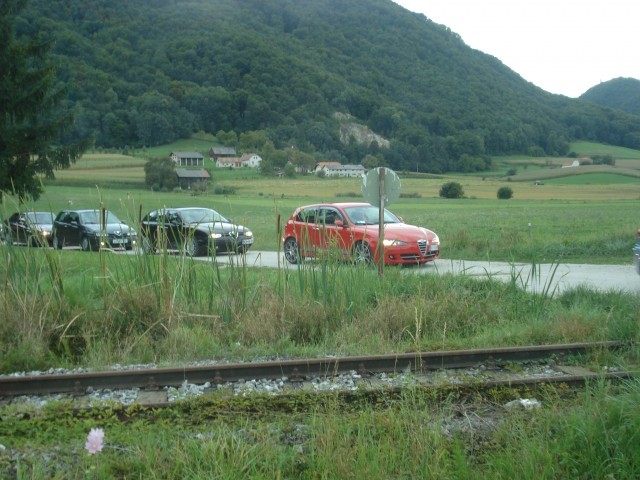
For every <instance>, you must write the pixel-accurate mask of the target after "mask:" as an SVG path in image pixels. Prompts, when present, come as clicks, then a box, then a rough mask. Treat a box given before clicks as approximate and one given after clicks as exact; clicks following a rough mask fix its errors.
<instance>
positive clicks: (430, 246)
mask: <svg viewBox="0 0 640 480" xmlns="http://www.w3.org/2000/svg"><path fill="white" fill-rule="evenodd" d="M438 250H440V245H429V251H430V252H437V251H438Z"/></svg>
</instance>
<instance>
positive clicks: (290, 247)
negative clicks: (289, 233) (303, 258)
mask: <svg viewBox="0 0 640 480" xmlns="http://www.w3.org/2000/svg"><path fill="white" fill-rule="evenodd" d="M284 258H285V259H286V260H287V262H289V263H291V264H292V265H295V264H296V263H298V261H299V260H300V248H299V247H298V241H297V240H296V239H295V238H291V237H290V238H287V239H286V240H285V241H284Z"/></svg>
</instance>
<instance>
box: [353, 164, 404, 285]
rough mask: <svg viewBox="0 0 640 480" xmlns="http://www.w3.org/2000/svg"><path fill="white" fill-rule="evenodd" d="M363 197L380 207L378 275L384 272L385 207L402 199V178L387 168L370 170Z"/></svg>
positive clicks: (365, 180) (365, 177)
mask: <svg viewBox="0 0 640 480" xmlns="http://www.w3.org/2000/svg"><path fill="white" fill-rule="evenodd" d="M362 195H363V196H364V198H365V199H366V200H367V201H368V202H369V203H370V204H371V205H375V206H377V207H378V225H379V226H380V227H379V228H378V248H377V255H376V256H377V258H378V275H382V272H383V270H384V244H383V240H384V207H386V206H387V205H390V204H391V203H393V202H395V201H396V200H397V199H398V197H400V178H399V177H398V175H396V172H394V171H393V170H391V169H389V168H386V167H378V168H374V169H373V170H370V171H369V173H367V174H366V175H365V176H364V177H362Z"/></svg>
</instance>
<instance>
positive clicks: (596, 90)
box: [580, 77, 640, 115]
mask: <svg viewBox="0 0 640 480" xmlns="http://www.w3.org/2000/svg"><path fill="white" fill-rule="evenodd" d="M580 98H581V99H583V100H589V101H591V102H594V103H597V104H598V105H602V106H604V107H609V108H615V109H617V110H622V111H623V112H627V113H632V114H634V115H640V80H638V79H636V78H622V77H621V78H614V79H613V80H609V81H608V82H602V83H600V84H598V85H596V86H595V87H592V88H590V89H589V90H587V91H586V92H585V93H583V94H582V95H581V96H580Z"/></svg>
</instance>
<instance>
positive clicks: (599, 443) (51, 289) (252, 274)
mask: <svg viewBox="0 0 640 480" xmlns="http://www.w3.org/2000/svg"><path fill="white" fill-rule="evenodd" d="M205 143H206V142H205ZM178 147H179V148H178ZM192 147H193V145H191V146H190V144H180V145H173V146H171V150H194V149H195V148H192ZM165 149H166V148H165ZM198 151H201V150H199V149H198ZM151 153H152V154H153V155H154V156H155V155H160V154H162V152H161V151H160V150H158V151H154V152H146V153H145V155H150V154H151ZM167 155H168V152H167ZM83 161H84V160H83ZM126 161H127V159H124V158H122V157H120V156H113V157H108V158H107V159H105V157H102V156H97V157H95V158H87V159H86V162H87V163H86V164H84V163H80V164H78V165H77V166H76V167H77V169H74V170H73V171H71V170H70V171H69V174H70V175H71V176H70V177H68V178H66V179H65V180H64V182H65V184H64V185H61V184H60V183H61V182H58V184H55V183H54V184H49V185H47V189H46V193H45V195H44V196H43V197H42V198H41V200H40V201H39V202H37V203H32V204H27V205H18V202H17V201H16V200H15V199H13V198H11V197H5V203H4V204H2V205H1V206H0V211H1V213H2V215H3V217H5V218H6V216H7V215H8V214H10V213H11V212H12V211H15V210H17V209H27V208H38V209H41V208H42V209H48V210H52V211H54V212H55V211H57V210H59V209H62V208H66V207H67V206H68V205H70V204H71V205H75V206H78V207H80V206H82V207H92V206H95V207H98V206H101V205H104V206H106V207H107V208H109V209H111V210H113V211H114V212H116V213H117V214H118V216H120V217H121V218H123V219H126V220H127V221H129V222H130V223H131V224H133V225H136V224H137V222H138V221H139V218H140V215H141V214H143V213H146V211H148V210H151V209H153V208H157V207H159V206H165V205H166V206H171V205H178V206H190V205H205V206H211V207H213V208H215V209H217V210H220V212H222V213H223V214H224V215H226V216H229V217H231V218H233V219H234V220H235V221H237V222H239V223H243V224H245V225H247V226H249V227H250V228H251V229H252V230H254V233H255V236H256V244H255V246H254V248H255V249H258V250H276V249H278V248H279V233H278V232H279V229H280V228H281V226H282V224H283V222H284V221H285V220H286V219H287V218H288V216H289V215H290V214H291V212H292V211H293V209H294V208H295V207H297V206H299V205H301V204H305V203H313V202H317V201H336V200H350V199H359V198H360V197H359V186H360V184H359V181H358V180H354V179H319V178H315V177H299V178H295V179H275V178H270V179H265V178H261V177H258V176H257V175H256V173H255V172H251V171H245V170H241V171H228V170H225V171H220V172H216V174H215V175H214V180H213V182H214V183H216V182H222V183H224V184H226V185H229V186H233V187H236V188H237V190H236V191H237V194H236V195H231V196H219V195H211V194H205V195H198V196H194V195H191V194H190V192H166V193H163V192H151V191H148V190H143V189H139V188H137V187H136V186H135V185H130V186H129V187H127V188H122V182H124V180H119V179H118V178H115V176H114V172H120V171H121V170H123V169H122V168H120V167H118V168H113V169H112V168H109V167H110V165H116V164H118V163H119V162H126ZM629 161H632V160H629ZM94 162H95V163H94ZM94 167H95V168H94ZM136 168H141V167H140V166H139V164H138V166H136V167H130V171H129V173H130V175H129V176H130V177H131V178H134V179H135V175H134V174H133V173H131V172H132V171H133V170H135V169H136ZM127 170H129V168H127ZM74 171H75V172H84V173H82V175H90V177H89V178H90V179H91V182H89V180H87V179H86V178H85V179H83V178H81V176H80V173H77V174H76V173H73V172H74ZM87 172H90V173H87ZM73 175H76V176H75V177H73ZM118 175H119V174H118ZM401 178H402V182H403V193H407V194H410V196H409V197H404V198H401V199H399V200H398V202H397V203H395V204H394V205H392V210H394V211H395V212H396V213H398V214H400V215H401V216H403V217H404V218H405V219H406V220H407V221H408V222H410V223H415V224H418V225H424V226H427V227H429V228H432V229H433V230H435V231H436V232H438V234H439V235H440V238H441V240H442V243H443V256H444V257H445V258H452V259H453V258H460V259H469V260H471V259H483V260H493V261H498V260H503V261H514V262H515V261H527V262H531V263H532V264H534V265H536V264H539V263H543V262H549V263H553V262H559V261H563V262H564V261H576V262H577V261H580V262H582V261H585V260H586V261H589V262H592V263H595V262H598V263H607V262H610V263H628V262H630V258H631V255H630V254H631V247H632V246H633V242H634V239H635V236H634V234H635V230H636V229H637V227H638V224H637V201H638V199H639V195H638V190H637V187H636V186H635V185H634V184H633V183H629V184H625V183H610V182H611V179H610V178H609V177H608V176H603V177H600V178H599V179H598V182H602V183H600V184H599V185H589V188H585V185H584V184H575V185H562V184H554V182H549V184H545V185H544V186H533V185H531V184H526V183H517V182H509V183H508V184H509V186H511V187H512V188H513V189H514V194H515V198H514V199H513V200H508V201H501V200H497V199H496V198H495V195H496V191H497V189H498V188H499V186H503V185H505V184H507V182H504V181H502V180H499V179H492V178H489V177H486V178H484V179H483V178H482V177H472V176H455V177H448V176H442V177H433V176H429V177H427V178H425V177H423V176H409V175H401ZM596 178H597V177H596ZM453 179H455V180H456V181H460V182H461V183H462V184H463V186H464V190H465V192H466V195H467V198H465V199H460V200H443V199H440V198H438V190H439V187H440V186H441V185H442V183H444V182H445V181H449V180H453ZM111 182H113V185H118V186H119V187H117V188H113V187H112V188H106V187H105V185H111ZM72 184H75V186H71V185H72ZM523 281H525V282H526V281H529V280H528V279H524V280H523V279H521V278H518V277H517V274H516V273H514V274H513V278H512V281H511V282H501V281H497V280H493V279H477V278H469V277H466V276H464V275H463V276H452V275H442V276H435V275H411V274H407V272H406V271H404V270H403V269H397V268H388V269H385V275H384V276H383V277H380V276H378V275H377V271H376V269H374V268H354V267H353V266H351V265H348V264H345V263H340V262H332V261H330V260H327V261H321V262H318V263H317V264H316V265H315V267H314V268H310V267H308V266H301V267H300V268H298V269H294V270H292V271H291V270H284V269H280V270H278V269H275V270H272V269H264V270H263V269H254V268H248V267H247V266H246V265H242V264H240V265H236V266H230V267H223V266H221V265H218V264H217V263H216V262H200V261H194V260H191V259H188V258H184V257H181V256H175V255H167V254H160V255H154V256H147V255H141V254H140V255H133V256H124V255H113V254H110V253H107V252H102V253H91V254H87V253H83V252H78V251H68V250H64V251H54V250H42V249H36V248H24V247H14V246H2V247H0V285H1V287H0V318H2V319H3V320H2V322H0V372H11V371H16V370H25V371H28V370H32V369H46V368H50V367H56V366H57V367H73V366H82V367H94V368H101V367H103V366H105V365H112V364H114V363H132V364H136V363H156V364H159V365H173V364H180V363H184V362H189V361H192V360H201V359H211V358H212V357H215V358H223V359H235V360H242V359H246V360H249V359H254V358H264V357H265V356H266V357H268V356H280V357H282V356H300V357H306V356H324V355H358V354H375V353H389V352H394V351H395V352H408V351H415V350H436V349H458V348H475V347H478V348H479V347H491V346H508V345H523V344H542V343H556V342H586V341H597V340H628V341H636V342H637V341H638V339H639V338H638V337H639V333H640V330H639V329H640V325H639V324H638V321H637V312H638V311H640V298H639V297H638V295H631V294H626V293H622V292H616V291H609V292H599V291H591V290H587V289H584V288H578V289H574V290H569V291H566V292H563V293H562V294H557V293H556V292H551V291H549V290H545V289H543V291H542V293H527V292H525V291H523V290H522V289H520V288H518V287H519V285H520V283H521V282H523ZM543 400H544V405H545V408H543V409H542V410H540V411H536V412H533V413H525V414H523V413H522V412H520V413H519V412H513V413H509V414H506V415H505V414H504V412H503V411H502V409H501V408H500V412H501V413H500V415H499V416H498V417H494V416H491V415H490V416H489V417H488V418H487V423H486V425H489V428H488V429H487V428H484V427H482V428H480V429H477V430H471V429H469V428H467V426H468V425H469V424H470V421H471V420H472V419H478V418H480V417H481V413H482V412H477V411H473V410H470V411H464V412H462V413H461V411H460V409H459V406H456V407H455V408H454V407H453V405H452V404H451V403H449V402H444V403H442V402H436V403H434V402H433V399H432V398H429V397H428V395H427V396H425V395H424V392H420V391H414V392H410V393H408V394H407V396H405V397H404V398H402V399H401V401H399V402H397V403H394V404H393V405H392V404H388V403H384V404H382V405H367V404H361V405H358V408H354V409H350V410H343V406H342V404H341V403H340V402H339V399H337V398H336V397H328V398H327V397H323V398H322V399H321V401H320V403H318V404H315V405H314V406H313V408H311V409H310V410H307V411H303V412H302V411H301V412H298V413H294V414H291V413H288V414H286V415H281V416H278V415H274V416H272V418H271V419H268V420H267V419H262V418H255V417H249V416H247V415H246V414H245V413H244V412H245V410H240V413H233V414H231V415H224V414H222V413H221V412H224V411H232V410H229V409H228V406H225V408H221V409H219V408H213V409H211V410H207V407H206V405H205V404H196V405H189V404H187V405H185V406H184V408H185V412H184V414H180V412H179V411H167V412H166V413H164V414H163V413H158V416H157V417H151V418H149V419H148V420H145V418H144V417H141V418H135V419H134V418H132V419H131V420H130V422H131V423H121V422H120V420H119V419H118V418H123V415H121V414H120V413H119V412H116V411H115V410H114V409H111V410H110V409H107V410H106V411H105V412H104V413H102V414H100V415H99V416H97V417H91V416H86V415H73V414H71V412H68V411H67V410H66V409H65V407H64V406H60V405H56V406H52V407H51V410H46V409H45V411H43V412H42V411H41V412H30V413H28V414H27V415H24V414H23V413H20V412H16V413H15V415H14V413H13V412H12V411H11V410H10V409H6V408H4V407H3V409H2V410H0V414H1V415H2V421H1V422H0V444H2V445H4V446H5V447H7V450H0V476H1V475H4V474H5V472H6V473H8V474H10V475H11V476H12V477H15V478H85V477H91V476H93V477H95V478H114V477H115V478H366V477H368V478H422V477H436V478H487V479H489V478H491V479H493V478H516V477H519V478H629V479H631V478H637V476H638V470H639V469H640V461H639V460H640V459H639V458H638V454H637V448H635V447H636V443H637V441H636V440H637V438H636V436H635V433H634V432H636V431H637V428H638V426H639V423H640V416H638V415H637V412H636V411H637V409H636V408H634V406H635V405H637V403H638V401H639V400H640V389H639V388H638V384H637V383H636V382H631V383H630V384H628V385H626V386H625V387H624V388H622V389H621V390H615V391H613V390H610V388H609V387H607V386H605V385H593V386H592V387H591V388H590V389H588V390H587V391H586V392H585V393H584V394H583V395H581V396H580V397H579V398H577V399H575V400H573V401H564V400H561V399H559V398H557V396H555V394H554V393H553V392H552V393H550V394H549V397H545V398H543ZM240 401H246V402H250V403H251V402H259V401H260V399H248V400H240ZM306 401H309V402H310V401H311V400H305V402H306ZM381 407H382V408H381ZM135 408H136V407H133V409H134V410H135ZM124 418H126V415H124ZM479 425H485V424H484V423H482V422H481V423H480V424H479ZM93 427H101V428H104V429H105V431H106V437H105V440H106V442H107V447H106V448H105V450H103V452H101V453H100V454H98V455H96V456H93V457H90V456H88V454H87V453H86V452H85V451H84V450H83V449H82V446H83V444H84V440H85V438H86V434H87V433H88V431H89V429H90V428H93ZM132 431H135V432H136V433H135V435H132V433H131V432H132ZM163 472H166V473H163Z"/></svg>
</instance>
